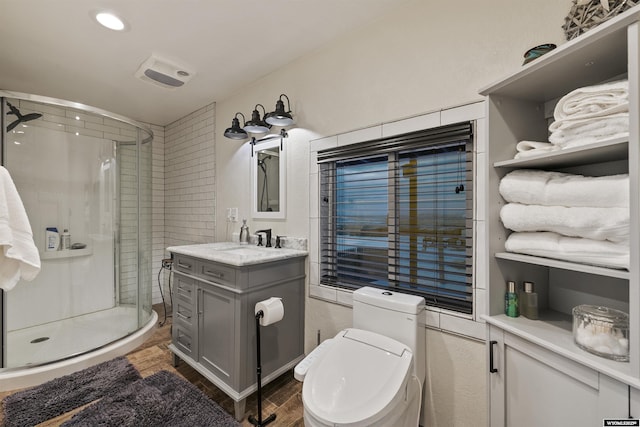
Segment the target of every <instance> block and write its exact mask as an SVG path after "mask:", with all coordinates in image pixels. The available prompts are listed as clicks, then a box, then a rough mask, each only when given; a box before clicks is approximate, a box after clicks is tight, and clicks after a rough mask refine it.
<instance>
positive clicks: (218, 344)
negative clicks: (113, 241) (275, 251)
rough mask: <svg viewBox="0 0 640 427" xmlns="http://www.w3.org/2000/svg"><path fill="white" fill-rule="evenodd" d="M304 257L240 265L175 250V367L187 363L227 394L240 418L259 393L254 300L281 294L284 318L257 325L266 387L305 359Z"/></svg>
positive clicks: (173, 338)
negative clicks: (250, 398)
mask: <svg viewBox="0 0 640 427" xmlns="http://www.w3.org/2000/svg"><path fill="white" fill-rule="evenodd" d="M304 259H305V257H304V255H303V256H297V257H291V258H287V259H279V260H275V261H266V262H261V263H255V264H249V265H237V266H236V265H229V264H224V263H220V262H215V261H212V260H210V259H205V258H196V257H192V256H187V255H181V254H175V253H174V263H173V277H174V278H175V279H174V284H175V285H174V287H173V301H174V323H173V330H172V343H171V345H170V346H169V348H170V350H171V351H172V353H173V355H174V364H175V365H177V364H178V362H179V360H183V361H184V362H186V363H188V364H189V365H190V366H192V367H193V368H194V369H195V370H197V371H198V372H200V373H201V374H202V375H204V376H205V377H206V378H207V379H208V380H210V381H211V382H212V383H213V384H215V385H216V386H217V387H218V388H220V389H221V390H222V391H224V392H225V393H226V394H227V395H229V396H230V397H231V398H232V399H233V400H234V401H235V416H236V418H238V419H241V418H242V417H243V416H244V413H245V399H246V397H247V396H248V395H250V394H251V393H253V392H254V391H255V390H256V389H257V383H256V381H257V380H256V324H255V314H254V311H255V305H256V303H258V302H259V301H262V300H266V299H268V298H269V297H280V298H282V303H283V305H284V313H285V314H284V318H283V319H282V320H281V321H279V322H276V323H274V324H272V325H269V326H264V327H261V328H260V334H261V335H260V337H261V347H262V352H261V359H262V360H261V362H262V383H263V384H267V383H268V382H270V381H271V380H273V379H275V378H277V377H278V376H280V375H281V374H283V373H284V372H286V371H287V370H289V369H292V368H293V367H294V366H295V365H296V364H297V363H298V362H299V361H300V360H302V358H303V357H304V281H305V266H304Z"/></svg>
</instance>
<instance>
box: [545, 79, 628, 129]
mask: <svg viewBox="0 0 640 427" xmlns="http://www.w3.org/2000/svg"><path fill="white" fill-rule="evenodd" d="M624 111H629V82H628V81H627V80H618V81H615V82H609V83H603V84H600V85H593V86H586V87H581V88H578V89H575V90H573V91H571V92H569V93H568V94H566V95H565V96H563V97H562V98H560V100H559V101H558V103H557V104H556V107H555V109H554V112H553V116H554V117H555V119H556V120H562V119H566V118H572V119H581V118H593V117H602V116H607V115H610V114H615V113H619V112H624Z"/></svg>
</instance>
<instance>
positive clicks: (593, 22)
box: [562, 0, 640, 40]
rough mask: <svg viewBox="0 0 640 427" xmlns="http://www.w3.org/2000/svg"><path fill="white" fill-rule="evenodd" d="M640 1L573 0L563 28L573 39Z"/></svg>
mask: <svg viewBox="0 0 640 427" xmlns="http://www.w3.org/2000/svg"><path fill="white" fill-rule="evenodd" d="M638 3H640V0H573V5H572V6H571V10H570V11H569V15H567V17H566V18H565V23H564V25H563V26H562V29H564V33H565V36H566V37H567V40H571V39H573V38H575V37H578V36H579V35H580V34H582V33H584V32H585V31H588V30H590V29H591V28H593V27H596V26H598V25H599V24H601V23H603V22H605V21H607V20H608V19H611V18H613V17H614V16H616V15H618V14H619V13H622V12H624V11H625V10H627V9H629V8H631V7H633V6H635V5H636V4H638Z"/></svg>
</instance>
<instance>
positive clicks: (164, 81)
mask: <svg viewBox="0 0 640 427" xmlns="http://www.w3.org/2000/svg"><path fill="white" fill-rule="evenodd" d="M135 75H136V77H138V78H139V79H141V80H144V81H145V82H148V83H153V84H155V85H156V86H161V87H164V88H166V89H175V88H177V87H180V86H182V85H184V84H185V83H187V82H188V81H189V80H191V77H193V75H194V72H193V71H190V70H189V69H188V68H186V67H183V66H182V65H178V64H175V63H173V62H171V61H168V60H166V59H164V58H160V57H158V56H155V55H151V56H150V57H149V58H148V59H147V60H146V61H144V63H142V65H141V66H140V68H138V71H136V74H135Z"/></svg>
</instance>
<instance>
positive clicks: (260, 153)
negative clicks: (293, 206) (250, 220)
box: [251, 138, 286, 219]
mask: <svg viewBox="0 0 640 427" xmlns="http://www.w3.org/2000/svg"><path fill="white" fill-rule="evenodd" d="M285 165H286V161H285V154H284V150H281V149H280V139H279V138H278V139H274V140H272V141H266V142H259V143H257V144H256V145H255V147H254V154H253V157H252V158H251V185H252V195H251V199H252V202H251V204H252V205H253V208H252V210H253V217H254V218H274V219H277V218H285V207H286V197H285V196H286V191H285V184H286V179H285V170H286V168H285Z"/></svg>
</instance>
